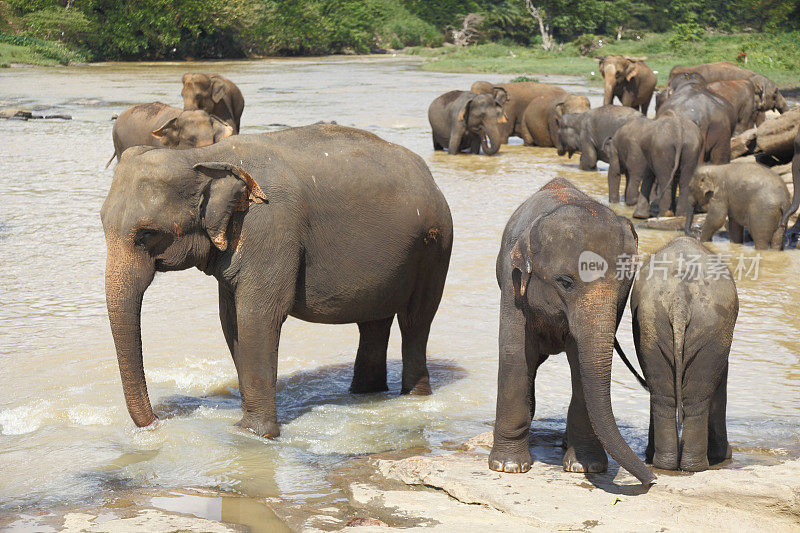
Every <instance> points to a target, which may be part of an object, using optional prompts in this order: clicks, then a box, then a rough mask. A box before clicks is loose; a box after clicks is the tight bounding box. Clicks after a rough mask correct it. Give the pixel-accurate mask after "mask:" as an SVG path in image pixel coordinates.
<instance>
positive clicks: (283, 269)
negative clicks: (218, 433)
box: [101, 125, 453, 437]
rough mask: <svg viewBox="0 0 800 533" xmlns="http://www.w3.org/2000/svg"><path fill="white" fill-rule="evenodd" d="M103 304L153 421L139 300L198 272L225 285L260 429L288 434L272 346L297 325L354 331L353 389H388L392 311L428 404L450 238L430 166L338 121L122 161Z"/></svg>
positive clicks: (409, 374)
mask: <svg viewBox="0 0 800 533" xmlns="http://www.w3.org/2000/svg"><path fill="white" fill-rule="evenodd" d="M101 218H102V221H103V228H104V230H105V235H106V244H107V249H108V256H107V261H106V301H107V304H108V315H109V319H110V322H111V332H112V334H113V336H114V343H115V345H116V350H117V358H118V361H119V368H120V373H121V375H122V385H123V389H124V392H125V400H126V403H127V407H128V411H129V413H130V415H131V417H132V418H133V420H134V422H135V423H136V425H137V426H140V427H141V426H147V425H149V424H151V423H153V422H154V421H155V419H156V417H155V415H154V414H153V410H152V407H151V405H150V400H149V398H148V395H147V386H146V384H145V376H144V369H143V366H142V342H141V327H140V323H141V320H140V314H141V306H142V297H143V296H144V292H145V290H146V289H147V288H148V286H149V285H150V283H151V282H152V280H153V276H154V275H155V273H156V272H166V271H170V270H184V269H187V268H191V267H193V266H194V267H197V268H198V269H199V270H201V271H202V272H204V273H206V274H208V275H212V276H214V277H215V278H216V279H217V281H218V282H219V306H220V319H221V322H222V330H223V333H224V334H225V339H226V341H227V342H228V347H229V348H230V351H231V354H232V356H233V361H234V364H235V365H236V371H237V374H238V377H239V388H240V390H241V394H242V409H243V411H244V416H243V418H242V420H241V422H239V425H240V426H241V427H243V428H247V429H249V430H251V431H252V432H254V433H255V434H257V435H260V436H265V437H276V436H278V434H279V428H278V423H277V416H276V409H275V384H276V379H277V364H278V339H279V337H280V332H281V325H282V324H283V322H284V320H286V317H287V316H288V315H291V316H294V317H297V318H300V319H302V320H306V321H309V322H321V323H329V324H344V323H353V322H355V323H358V326H359V331H360V334H361V338H360V341H359V346H358V352H357V354H356V361H355V368H354V372H353V383H352V386H351V391H353V392H376V391H382V390H386V389H387V385H386V348H387V343H388V341H389V330H390V328H391V325H392V321H393V320H394V316H395V314H397V317H398V321H399V324H400V331H401V333H402V335H403V343H402V356H403V373H402V392H403V393H411V394H429V393H430V384H429V378H428V370H427V366H426V346H427V342H428V333H429V331H430V326H431V321H432V320H433V317H434V315H435V313H436V310H437V308H438V305H439V301H440V298H441V295H442V289H443V287H444V282H445V277H446V275H447V269H448V265H449V260H450V250H451V245H452V238H453V227H452V220H451V217H450V210H449V208H448V206H447V202H446V201H445V199H444V196H443V195H442V193H441V191H440V190H439V188H438V187H437V186H436V183H435V182H434V181H433V178H432V177H431V174H430V171H429V170H428V168H427V167H426V166H425V163H424V162H423V161H422V159H421V158H420V157H419V156H417V155H415V154H413V153H412V152H410V151H409V150H406V149H405V148H402V147H400V146H397V145H394V144H391V143H388V142H386V141H383V140H382V139H380V138H378V137H376V136H374V135H372V134H369V133H366V132H364V131H360V130H356V129H351V128H344V127H340V126H332V125H314V126H306V127H302V128H292V129H288V130H284V131H280V132H276V133H271V134H266V135H247V136H234V137H230V138H228V139H226V140H224V141H222V142H221V143H217V144H215V145H212V146H209V147H206V148H196V149H191V150H184V151H173V150H150V149H148V148H146V147H139V148H134V149H131V150H128V151H126V152H125V153H124V154H123V157H122V160H121V161H120V163H119V165H118V166H117V168H116V171H115V173H114V180H113V182H112V184H111V190H110V191H109V193H108V196H107V197H106V200H105V203H104V204H103V208H102V211H101Z"/></svg>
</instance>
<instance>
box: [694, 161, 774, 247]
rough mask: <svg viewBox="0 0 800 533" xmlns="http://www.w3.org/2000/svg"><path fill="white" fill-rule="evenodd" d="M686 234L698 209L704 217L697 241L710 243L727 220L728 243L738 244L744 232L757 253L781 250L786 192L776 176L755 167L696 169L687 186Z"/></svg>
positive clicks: (742, 238) (740, 165)
mask: <svg viewBox="0 0 800 533" xmlns="http://www.w3.org/2000/svg"><path fill="white" fill-rule="evenodd" d="M689 204H690V205H689V211H688V216H687V217H686V233H687V234H688V233H689V232H690V229H691V227H692V217H693V216H694V213H695V211H696V210H697V209H699V208H704V207H707V209H708V214H707V215H706V221H705V223H704V224H703V229H702V230H701V233H700V240H702V241H710V240H711V237H712V236H713V235H714V233H716V232H717V230H718V229H720V228H721V227H722V225H723V224H725V220H726V219H727V220H728V234H729V235H730V239H731V242H735V243H739V244H741V243H742V241H743V240H744V228H747V229H748V230H749V231H750V235H751V236H752V237H753V242H754V243H755V247H756V249H758V250H766V249H767V248H770V247H771V248H773V249H775V250H781V249H782V248H783V235H784V227H782V226H781V219H782V218H783V214H784V213H785V212H787V210H788V209H789V204H790V198H789V190H788V189H787V188H786V184H785V183H784V182H783V179H781V177H780V176H778V175H777V174H775V173H774V172H773V171H771V170H770V169H769V168H767V167H765V166H763V165H759V164H758V163H728V164H727V165H706V166H703V167H700V168H699V169H698V170H697V171H696V172H695V175H694V177H693V178H692V182H691V185H690V199H689Z"/></svg>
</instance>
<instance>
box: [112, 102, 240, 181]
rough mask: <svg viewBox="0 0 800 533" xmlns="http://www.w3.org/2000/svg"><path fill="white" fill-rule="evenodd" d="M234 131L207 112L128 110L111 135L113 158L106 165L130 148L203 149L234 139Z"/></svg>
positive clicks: (152, 107)
mask: <svg viewBox="0 0 800 533" xmlns="http://www.w3.org/2000/svg"><path fill="white" fill-rule="evenodd" d="M233 133H234V130H233V128H232V127H231V126H230V125H228V124H226V123H224V122H222V121H221V120H220V119H218V118H217V117H215V116H213V115H209V114H208V113H206V112H205V111H199V110H195V111H181V110H180V109H178V108H177V107H172V106H169V105H166V104H162V103H161V102H152V103H150V104H139V105H135V106H132V107H129V108H128V109H126V110H125V111H123V112H122V113H120V115H119V117H117V121H116V122H115V123H114V129H113V130H112V131H111V135H112V137H113V139H114V155H113V156H111V159H109V160H108V163H106V167H108V165H110V164H111V162H112V161H113V160H114V158H117V161H119V158H120V157H121V156H122V152H124V151H125V150H126V149H128V148H130V147H131V146H154V147H156V148H165V147H166V148H177V149H186V148H200V147H203V146H208V145H210V144H214V143H215V142H219V141H221V140H222V139H224V138H225V137H229V136H231V135H233Z"/></svg>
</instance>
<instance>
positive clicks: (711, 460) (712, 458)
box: [708, 442, 733, 465]
mask: <svg viewBox="0 0 800 533" xmlns="http://www.w3.org/2000/svg"><path fill="white" fill-rule="evenodd" d="M731 457H733V450H732V449H731V445H730V444H728V443H727V442H726V443H725V446H724V448H716V447H714V448H711V447H710V448H709V449H708V464H709V465H715V464H717V463H721V462H723V461H727V460H728V459H730V458H731Z"/></svg>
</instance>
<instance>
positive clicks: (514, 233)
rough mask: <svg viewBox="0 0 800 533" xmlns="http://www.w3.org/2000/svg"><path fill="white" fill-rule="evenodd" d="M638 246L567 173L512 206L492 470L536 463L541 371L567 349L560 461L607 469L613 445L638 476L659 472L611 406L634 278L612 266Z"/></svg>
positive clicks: (505, 246)
mask: <svg viewBox="0 0 800 533" xmlns="http://www.w3.org/2000/svg"><path fill="white" fill-rule="evenodd" d="M636 252H637V236H636V232H635V231H634V229H633V225H632V224H631V223H630V221H629V220H628V219H627V218H625V217H622V216H618V215H616V214H614V212H613V211H611V210H610V209H609V208H608V207H605V206H603V205H601V204H599V203H597V202H595V201H594V200H592V199H591V198H589V197H588V196H586V195H585V194H584V193H582V192H581V191H579V190H578V189H576V188H575V187H574V186H573V185H572V184H571V183H570V182H569V181H567V180H565V179H563V178H557V179H554V180H552V181H550V182H549V183H548V184H547V185H545V186H544V187H542V189H540V190H539V191H538V192H537V193H535V194H534V195H532V196H531V197H530V198H528V199H527V200H526V201H525V202H524V203H523V204H522V205H521V206H519V207H518V208H517V210H516V211H515V212H514V214H513V215H511V218H510V219H509V221H508V224H507V225H506V228H505V231H504V232H503V239H502V242H501V245H500V253H499V255H498V256H497V268H496V274H497V282H498V284H499V286H500V292H501V296H500V338H499V347H500V357H499V358H500V361H499V363H500V365H499V370H498V375H497V419H496V421H495V426H494V445H493V446H492V451H491V453H490V455H489V467H490V468H491V469H492V470H497V471H499V472H526V471H527V470H529V469H530V465H531V454H530V450H529V448H528V434H529V430H530V424H531V418H532V416H533V413H534V410H535V407H536V397H535V393H534V382H535V378H536V372H537V369H538V367H539V366H540V365H541V364H542V363H543V362H544V361H545V360H546V359H547V358H548V356H550V355H555V354H558V353H560V352H563V351H566V352H567V359H568V361H569V366H570V371H571V374H572V400H571V401H570V405H569V413H568V414H567V431H566V445H567V451H566V453H565V455H564V461H563V464H564V470H566V471H568V472H603V471H605V470H606V468H607V467H608V458H607V457H606V451H607V452H608V453H609V454H611V456H612V457H613V458H614V459H615V460H616V461H617V462H618V463H619V464H620V465H621V466H622V467H623V468H625V469H626V470H627V471H628V472H630V473H631V474H633V475H634V476H636V478H637V479H639V480H640V481H641V482H642V483H645V484H648V483H651V482H652V481H653V480H654V479H655V476H653V474H652V473H651V472H650V470H649V469H648V468H647V467H646V466H645V465H644V463H643V462H642V461H641V460H640V459H639V458H638V457H637V456H636V454H635V453H634V452H633V451H632V450H631V449H630V448H629V447H628V445H627V444H626V443H625V440H624V439H623V438H622V436H621V435H620V432H619V429H618V428H617V425H616V422H615V420H614V413H613V411H612V408H611V355H612V351H613V349H614V348H613V347H614V335H615V332H616V330H617V326H618V325H619V320H620V318H621V317H622V314H623V311H624V310H625V304H626V302H627V300H628V293H629V291H630V288H631V283H632V281H633V278H632V276H628V275H623V276H617V275H616V272H615V269H614V268H613V266H614V265H617V264H618V258H620V257H625V256H627V257H631V256H633V255H635V254H636ZM589 263H591V265H592V266H591V267H589V266H588V264H589ZM603 264H605V265H606V267H608V265H611V266H612V268H606V269H603V268H602V266H603ZM584 267H586V268H584Z"/></svg>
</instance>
